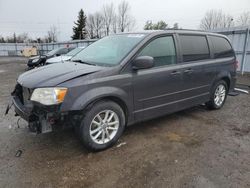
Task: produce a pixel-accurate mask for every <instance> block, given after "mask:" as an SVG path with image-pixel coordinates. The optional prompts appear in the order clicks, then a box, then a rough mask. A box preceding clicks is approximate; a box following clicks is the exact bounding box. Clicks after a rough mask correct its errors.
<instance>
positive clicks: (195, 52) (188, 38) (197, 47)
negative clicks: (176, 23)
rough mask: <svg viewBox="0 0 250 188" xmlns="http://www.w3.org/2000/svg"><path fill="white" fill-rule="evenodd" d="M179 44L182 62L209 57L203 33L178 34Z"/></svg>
mask: <svg viewBox="0 0 250 188" xmlns="http://www.w3.org/2000/svg"><path fill="white" fill-rule="evenodd" d="M180 44H181V51H182V58H183V61H184V62H189V61H197V60H203V59H209V58H210V53H209V47H208V42H207V38H206V36H205V35H204V36H202V35H180Z"/></svg>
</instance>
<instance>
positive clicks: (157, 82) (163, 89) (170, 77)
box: [133, 36, 182, 121]
mask: <svg viewBox="0 0 250 188" xmlns="http://www.w3.org/2000/svg"><path fill="white" fill-rule="evenodd" d="M138 56H151V57H153V58H154V63H155V65H154V67H153V68H150V69H141V70H137V71H134V73H133V93H134V117H135V120H136V121H137V120H142V119H143V120H145V119H150V118H153V117H157V116H160V115H163V114H166V113H169V112H173V111H175V110H176V101H177V100H178V98H177V97H176V96H177V95H176V94H177V93H178V91H179V90H180V89H181V88H180V87H181V81H182V73H181V71H180V70H179V69H178V65H177V64H176V59H177V56H176V48H175V42H174V38H173V36H162V37H158V38H155V39H153V40H152V41H150V42H149V43H148V44H147V45H146V46H145V47H144V48H143V49H142V50H141V51H140V52H139V54H138ZM138 56H137V57H138Z"/></svg>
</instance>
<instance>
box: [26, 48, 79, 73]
mask: <svg viewBox="0 0 250 188" xmlns="http://www.w3.org/2000/svg"><path fill="white" fill-rule="evenodd" d="M73 49H75V48H74V47H63V48H56V49H54V50H52V51H50V52H49V53H47V54H46V55H39V56H34V57H31V58H29V60H28V63H27V66H28V67H29V68H34V67H38V66H42V65H44V64H45V62H46V60H47V59H49V58H52V57H56V56H61V55H63V54H67V53H68V52H70V51H71V50H73Z"/></svg>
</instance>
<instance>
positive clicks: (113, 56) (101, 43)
mask: <svg viewBox="0 0 250 188" xmlns="http://www.w3.org/2000/svg"><path fill="white" fill-rule="evenodd" d="M144 37H145V35H144V34H122V35H113V36H108V37H104V38H102V39H100V40H98V41H97V42H94V43H93V44H91V45H90V46H88V47H86V48H85V49H84V50H83V51H81V52H80V53H78V54H77V55H76V56H74V57H73V58H72V59H71V60H72V61H77V60H78V61H79V60H80V61H82V62H89V63H93V64H96V65H100V66H114V65H117V64H119V63H120V62H121V60H122V59H123V58H124V57H125V56H126V55H127V54H128V53H129V52H130V51H131V50H132V49H133V48H134V47H135V46H136V45H137V44H138V43H139V42H140V41H141V40H142V39H143V38H144Z"/></svg>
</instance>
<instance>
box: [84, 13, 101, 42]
mask: <svg viewBox="0 0 250 188" xmlns="http://www.w3.org/2000/svg"><path fill="white" fill-rule="evenodd" d="M103 26H104V19H103V16H102V14H101V13H100V12H96V13H95V14H90V15H89V16H88V21H87V27H88V34H89V36H90V38H101V37H102V33H103Z"/></svg>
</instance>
